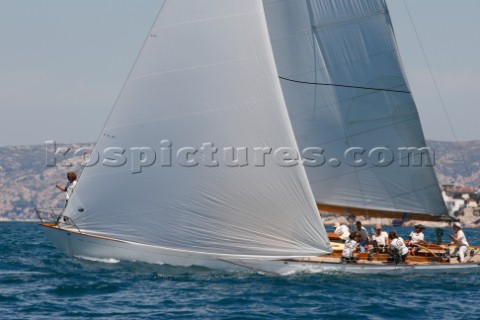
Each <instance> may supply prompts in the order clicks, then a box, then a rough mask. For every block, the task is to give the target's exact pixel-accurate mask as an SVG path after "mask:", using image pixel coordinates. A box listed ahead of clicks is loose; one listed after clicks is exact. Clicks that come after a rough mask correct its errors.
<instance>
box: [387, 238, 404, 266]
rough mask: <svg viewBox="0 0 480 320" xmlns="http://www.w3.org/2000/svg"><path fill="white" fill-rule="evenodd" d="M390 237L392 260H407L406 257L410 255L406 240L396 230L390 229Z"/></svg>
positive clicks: (397, 261) (396, 261)
mask: <svg viewBox="0 0 480 320" xmlns="http://www.w3.org/2000/svg"><path fill="white" fill-rule="evenodd" d="M388 239H390V256H391V258H390V259H389V260H390V261H393V262H395V264H397V263H399V262H405V259H406V258H407V255H408V248H407V246H406V245H405V242H404V241H403V239H402V238H401V237H399V236H398V234H397V233H396V232H395V231H390V232H389V234H388Z"/></svg>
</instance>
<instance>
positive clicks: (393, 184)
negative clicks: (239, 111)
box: [264, 0, 447, 217]
mask: <svg viewBox="0 0 480 320" xmlns="http://www.w3.org/2000/svg"><path fill="white" fill-rule="evenodd" d="M264 6H265V11H266V16H267V22H268V27H269V32H270V38H271V41H272V47H273V50H274V55H275V61H276V64H277V70H278V73H279V75H280V77H281V78H282V81H281V84H282V89H283V93H284V96H285V101H286V104H287V107H288V111H289V114H290V118H291V120H292V125H293V127H294V132H295V136H296V138H297V142H298V144H299V147H300V148H301V149H304V148H312V147H320V148H322V149H323V153H322V154H321V156H319V155H318V154H317V155H316V157H317V159H319V161H317V162H316V163H314V164H316V165H318V164H320V165H319V166H316V167H307V168H306V171H307V175H308V178H309V180H310V185H311V187H312V189H313V193H314V196H315V198H316V200H317V202H318V203H321V204H326V205H331V206H337V207H340V208H341V207H353V208H367V209H376V210H386V211H392V212H398V213H400V214H401V213H402V212H407V213H411V212H414V213H419V214H420V215H421V214H428V215H433V216H434V217H435V216H442V215H446V214H447V210H446V208H445V205H444V203H443V200H442V197H441V194H440V189H439V185H438V182H437V179H436V177H435V174H434V171H433V168H432V167H431V164H432V159H431V157H429V155H428V154H427V153H425V152H424V153H423V155H422V148H424V147H425V146H426V143H425V139H424V135H423V132H422V128H421V124H420V120H419V117H418V113H417V109H416V106H415V103H414V101H413V98H412V95H411V93H410V91H409V90H410V89H409V86H408V83H407V81H406V77H405V75H404V71H403V69H402V64H401V61H400V58H399V53H398V48H397V45H396V42H395V37H394V32H393V29H392V25H391V21H390V17H389V14H388V10H387V6H386V4H385V2H384V0H362V1H358V0H306V1H305V0H292V1H275V0H264ZM409 148H410V149H409ZM412 148H413V149H412ZM412 150H413V151H412ZM415 150H416V151H415ZM316 152H317V153H319V150H318V149H317V151H316ZM409 152H413V153H412V154H414V153H416V156H414V157H413V156H412V154H410V155H409ZM308 155H309V154H308V153H307V158H308ZM310 156H311V155H310ZM312 159H313V158H312ZM414 160H415V161H416V162H414ZM422 160H423V161H422Z"/></svg>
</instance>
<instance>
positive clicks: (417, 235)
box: [410, 231, 424, 243]
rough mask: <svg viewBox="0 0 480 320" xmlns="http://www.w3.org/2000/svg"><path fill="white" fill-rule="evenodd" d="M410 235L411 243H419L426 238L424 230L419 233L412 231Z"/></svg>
mask: <svg viewBox="0 0 480 320" xmlns="http://www.w3.org/2000/svg"><path fill="white" fill-rule="evenodd" d="M410 237H411V239H412V240H411V241H410V243H419V242H420V241H423V239H424V235H423V232H421V231H420V232H419V233H416V232H415V231H412V232H411V233H410Z"/></svg>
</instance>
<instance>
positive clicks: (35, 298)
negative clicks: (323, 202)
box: [0, 222, 480, 320]
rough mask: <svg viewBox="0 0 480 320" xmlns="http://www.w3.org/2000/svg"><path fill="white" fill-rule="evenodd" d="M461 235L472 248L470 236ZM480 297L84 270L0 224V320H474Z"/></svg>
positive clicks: (154, 270)
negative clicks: (93, 319) (92, 319)
mask: <svg viewBox="0 0 480 320" xmlns="http://www.w3.org/2000/svg"><path fill="white" fill-rule="evenodd" d="M397 230H398V231H400V232H399V233H400V234H401V235H403V236H405V237H406V236H407V235H408V233H409V232H410V229H409V228H397ZM465 231H466V234H467V238H469V239H470V242H471V244H479V241H478V240H476V239H474V237H475V236H476V233H477V231H478V230H473V229H467V230H465ZM425 233H426V237H427V238H428V239H431V240H434V235H433V234H434V233H433V230H432V229H427V230H426V231H425ZM448 233H449V230H448V229H446V230H445V235H444V240H446V238H447V237H448V236H447V235H448ZM479 289H480V273H470V274H457V275H450V274H440V275H432V276H425V275H411V276H379V275H365V276H360V275H348V274H298V275H292V276H272V275H264V274H258V273H254V272H248V273H238V272H237V273H232V272H223V271H214V270H208V269H205V268H199V267H191V268H179V267H172V266H166V265H150V264H144V263H133V262H118V261H106V262H101V261H86V260H79V259H74V258H69V257H66V256H64V255H63V254H62V253H60V252H59V251H58V250H56V248H55V247H53V245H52V244H51V243H50V242H49V241H48V240H47V239H46V237H45V236H44V234H43V232H42V230H41V229H40V227H39V226H38V225H37V224H36V223H20V222H6V223H0V319H55V320H59V319H67V318H68V319H70V318H74V319H91V318H95V319H346V318H351V317H352V318H353V317H355V319H480V307H479V304H480V291H479Z"/></svg>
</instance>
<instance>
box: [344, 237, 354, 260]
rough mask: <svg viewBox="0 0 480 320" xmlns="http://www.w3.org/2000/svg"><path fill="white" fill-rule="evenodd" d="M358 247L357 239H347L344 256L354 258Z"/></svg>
mask: <svg viewBox="0 0 480 320" xmlns="http://www.w3.org/2000/svg"><path fill="white" fill-rule="evenodd" d="M356 247H357V241H355V240H353V239H348V240H347V241H345V248H344V249H343V251H342V257H344V258H352V257H353V253H354V252H355V248H356Z"/></svg>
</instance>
